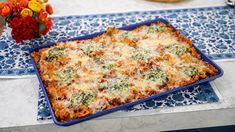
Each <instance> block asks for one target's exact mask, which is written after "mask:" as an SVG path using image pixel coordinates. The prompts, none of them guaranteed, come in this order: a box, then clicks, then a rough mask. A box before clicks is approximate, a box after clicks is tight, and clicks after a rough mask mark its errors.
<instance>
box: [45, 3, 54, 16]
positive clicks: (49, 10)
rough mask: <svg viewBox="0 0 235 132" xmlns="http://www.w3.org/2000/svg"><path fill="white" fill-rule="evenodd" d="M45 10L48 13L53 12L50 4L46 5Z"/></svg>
mask: <svg viewBox="0 0 235 132" xmlns="http://www.w3.org/2000/svg"><path fill="white" fill-rule="evenodd" d="M46 11H47V13H48V14H50V15H51V14H53V8H52V6H51V5H50V4H47V5H46Z"/></svg>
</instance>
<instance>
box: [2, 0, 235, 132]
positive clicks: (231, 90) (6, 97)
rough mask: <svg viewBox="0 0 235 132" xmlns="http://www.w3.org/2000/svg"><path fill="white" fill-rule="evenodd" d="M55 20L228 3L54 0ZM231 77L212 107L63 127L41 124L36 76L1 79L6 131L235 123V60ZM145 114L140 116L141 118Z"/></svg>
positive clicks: (228, 71) (227, 65) (119, 115)
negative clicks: (37, 117)
mask: <svg viewBox="0 0 235 132" xmlns="http://www.w3.org/2000/svg"><path fill="white" fill-rule="evenodd" d="M50 2H51V3H52V4H53V5H54V6H55V16H58V15H72V14H73V15H84V14H97V13H111V12H126V11H140V10H160V9H166V8H167V9H173V8H174V9H175V8H193V7H205V6H218V5H224V1H223V0H207V1H205V0H186V1H185V2H182V3H177V4H164V3H161V4H159V3H154V2H150V1H147V0H115V1H113V0H79V1H75V0H66V1H65V0H60V1H58V0H51V1H50ZM218 64H219V65H220V66H221V67H222V68H223V69H224V71H225V74H224V76H223V77H222V78H220V79H217V80H216V81H215V82H214V83H213V85H215V86H216V88H217V89H218V92H219V95H221V101H220V102H218V103H212V104H203V105H193V106H184V107H174V108H167V109H156V110H148V111H145V112H143V111H141V112H137V113H136V112H133V113H131V114H130V113H128V115H126V112H115V113H112V114H109V115H106V116H103V117H100V118H97V119H93V120H91V121H87V122H84V123H80V124H77V125H73V126H70V127H66V128H62V127H58V126H55V125H53V124H52V122H51V121H37V120H36V114H37V93H38V81H37V79H36V77H30V78H23V79H0V100H1V101H0V131H24V132H27V131H68V130H69V131H76V130H79V131H88V132H89V131H153V130H154V131H156V130H172V129H187V128H197V127H208V126H219V125H232V124H233V125H234V124H235V78H234V75H235V70H234V68H233V67H234V65H235V62H218ZM140 114H141V115H142V116H136V115H140Z"/></svg>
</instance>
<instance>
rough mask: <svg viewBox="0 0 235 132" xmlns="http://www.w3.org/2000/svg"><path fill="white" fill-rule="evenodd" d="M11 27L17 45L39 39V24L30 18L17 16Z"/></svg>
mask: <svg viewBox="0 0 235 132" xmlns="http://www.w3.org/2000/svg"><path fill="white" fill-rule="evenodd" d="M9 27H10V28H12V31H11V35H12V38H13V39H15V40H16V42H17V43H20V42H23V40H31V39H33V38H35V37H37V36H38V35H39V34H38V28H39V26H38V23H37V21H36V20H35V19H34V18H33V17H30V16H26V17H24V18H22V17H21V16H20V15H18V16H15V17H14V18H13V19H12V20H11V21H10V22H9Z"/></svg>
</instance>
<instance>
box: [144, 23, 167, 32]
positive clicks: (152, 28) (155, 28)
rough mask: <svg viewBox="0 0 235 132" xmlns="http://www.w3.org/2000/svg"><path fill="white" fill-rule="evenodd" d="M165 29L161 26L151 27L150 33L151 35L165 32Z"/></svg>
mask: <svg viewBox="0 0 235 132" xmlns="http://www.w3.org/2000/svg"><path fill="white" fill-rule="evenodd" d="M165 30H166V29H165V27H163V26H159V25H152V26H150V27H149V29H148V32H149V33H155V32H163V31H165Z"/></svg>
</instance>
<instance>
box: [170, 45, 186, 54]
mask: <svg viewBox="0 0 235 132" xmlns="http://www.w3.org/2000/svg"><path fill="white" fill-rule="evenodd" d="M169 52H170V53H173V54H175V55H183V54H185V53H187V52H188V48H187V47H186V46H184V45H178V44H174V45H171V46H170V47H169Z"/></svg>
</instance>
